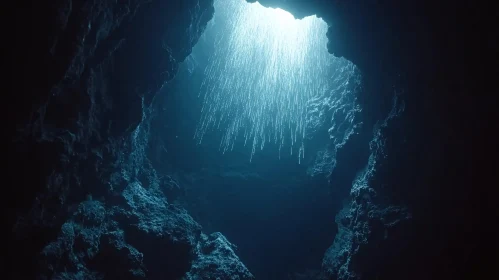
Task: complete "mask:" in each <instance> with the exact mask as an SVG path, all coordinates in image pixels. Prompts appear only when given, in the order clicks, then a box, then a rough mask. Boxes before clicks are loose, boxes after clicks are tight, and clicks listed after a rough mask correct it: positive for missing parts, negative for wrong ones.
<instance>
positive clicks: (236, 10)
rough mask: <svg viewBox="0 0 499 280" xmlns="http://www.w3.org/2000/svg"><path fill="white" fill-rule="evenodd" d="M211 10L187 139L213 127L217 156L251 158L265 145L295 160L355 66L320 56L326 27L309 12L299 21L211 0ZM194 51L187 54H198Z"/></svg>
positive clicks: (229, 0)
mask: <svg viewBox="0 0 499 280" xmlns="http://www.w3.org/2000/svg"><path fill="white" fill-rule="evenodd" d="M215 11H216V12H215V16H214V18H213V20H212V21H211V22H210V24H209V25H208V27H207V29H206V31H205V34H204V38H205V40H206V39H207V38H212V40H214V45H215V47H214V49H213V52H212V53H211V54H210V55H209V60H208V65H207V67H206V68H205V70H204V71H205V73H204V74H205V77H204V80H203V83H202V86H201V89H200V92H199V93H200V97H201V98H203V107H202V114H201V117H200V120H199V123H198V126H197V128H196V132H195V138H196V139H197V140H198V141H199V143H201V142H202V141H203V138H204V137H205V135H206V134H207V133H208V132H210V131H212V130H215V131H217V130H218V131H220V132H221V133H222V136H221V141H220V150H221V151H222V152H224V153H225V152H227V151H230V150H233V149H234V146H235V145H245V146H249V147H250V148H251V153H250V160H251V158H252V157H253V155H254V154H255V152H256V151H258V150H263V149H264V147H265V146H266V145H268V144H272V145H273V146H275V147H276V148H277V150H278V156H279V157H280V156H281V150H283V151H285V152H288V153H290V154H295V155H296V156H297V157H298V160H301V159H303V158H304V156H305V151H306V139H307V137H310V135H311V134H312V133H313V132H314V131H315V129H316V128H317V125H318V123H324V121H326V120H325V119H324V117H325V116H326V113H325V112H324V110H325V109H326V108H325V107H326V106H337V105H338V102H339V101H340V100H341V99H342V98H343V99H344V98H345V97H346V96H347V95H352V93H351V92H350V91H349V90H348V86H349V84H348V82H349V80H350V78H352V76H354V73H355V67H354V66H353V65H352V63H350V62H348V61H346V60H344V59H341V58H336V57H334V56H332V55H331V54H329V53H328V51H327V49H326V45H327V38H326V32H327V24H326V23H325V22H324V21H323V20H321V19H319V18H317V17H316V16H309V17H306V18H304V19H300V20H299V19H295V18H294V17H293V15H291V14H290V13H288V12H287V11H284V10H282V9H272V8H265V7H263V6H262V5H260V4H259V3H258V2H257V3H253V4H250V3H247V2H246V1H242V0H216V1H215ZM200 48H204V47H199V46H197V47H196V48H194V50H193V52H192V56H191V59H192V58H193V57H194V58H195V57H198V56H199V55H200V53H201V52H203V51H205V50H201V49H200ZM325 98H326V99H328V101H327V102H326V103H327V104H326V103H324V100H325ZM348 98H349V99H351V98H352V97H351V96H349V97H348ZM321 102H322V103H323V104H319V103H321Z"/></svg>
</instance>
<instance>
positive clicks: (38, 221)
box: [7, 0, 251, 279]
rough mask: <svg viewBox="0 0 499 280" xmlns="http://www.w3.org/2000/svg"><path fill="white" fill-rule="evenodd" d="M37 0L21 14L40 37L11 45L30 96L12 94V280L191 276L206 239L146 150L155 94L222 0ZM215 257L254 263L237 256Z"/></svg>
mask: <svg viewBox="0 0 499 280" xmlns="http://www.w3.org/2000/svg"><path fill="white" fill-rule="evenodd" d="M31 4H32V5H31V6H30V5H29V3H28V4H27V5H25V4H24V3H19V4H18V5H19V7H17V8H18V9H15V12H14V14H13V18H14V19H13V21H14V22H16V23H20V24H18V25H16V26H15V29H14V30H15V32H17V33H19V34H22V33H23V32H25V34H28V35H30V36H17V35H16V38H19V39H18V40H15V41H14V43H13V48H12V53H13V54H14V55H15V56H17V57H18V58H19V59H18V60H17V61H14V62H13V64H12V66H13V67H12V72H13V78H14V79H13V80H12V81H11V82H12V84H13V85H15V87H16V88H17V91H18V92H22V93H23V94H18V95H15V96H14V98H13V100H12V101H11V102H12V104H11V106H12V110H11V111H10V116H11V120H12V122H11V123H10V126H9V129H10V130H9V132H10V133H11V136H12V140H13V142H12V148H11V149H9V152H8V159H9V162H10V170H12V172H10V174H9V176H10V181H11V182H14V181H16V182H17V184H18V185H22V186H23V188H22V189H21V188H16V189H13V192H14V194H13V198H14V199H12V200H10V201H9V203H8V205H7V207H9V208H10V209H12V210H14V209H15V211H11V210H9V212H8V213H9V215H8V226H10V227H11V228H13V230H12V236H11V239H10V242H9V252H11V258H10V259H9V262H10V263H9V265H8V266H9V269H10V270H9V271H8V274H7V277H8V278H13V279H33V278H37V277H38V278H44V279H102V278H105V279H145V278H147V279H178V278H181V277H183V276H184V275H185V273H186V272H187V271H189V269H190V267H191V263H192V262H193V261H197V260H198V258H199V257H201V256H199V255H198V251H197V248H198V247H199V246H201V245H199V244H198V243H199V242H201V243H202V242H204V240H205V239H203V238H201V227H200V225H199V224H197V223H196V222H195V221H194V220H193V219H192V218H191V216H190V215H189V214H188V213H187V212H186V211H185V210H183V209H181V208H179V207H177V206H174V205H173V204H170V203H169V202H167V200H169V201H170V200H171V201H173V200H174V196H176V195H178V194H175V193H176V192H178V190H175V189H173V188H174V187H175V184H174V183H175V182H174V181H173V180H167V179H165V178H166V177H165V176H167V174H158V173H157V172H156V170H155V169H154V168H153V166H152V165H151V162H150V161H149V159H148V158H147V148H148V145H149V123H150V120H151V118H152V117H153V115H154V112H153V110H152V107H151V103H152V101H153V100H154V96H155V95H156V93H157V92H158V90H159V89H160V88H161V87H162V85H163V84H164V83H165V82H167V81H168V80H171V79H172V78H173V77H174V76H175V74H176V72H177V69H178V65H179V63H180V62H182V61H183V60H184V59H185V58H186V57H187V56H188V55H189V53H190V51H191V49H192V47H193V46H194V44H196V42H197V40H198V38H199V37H200V35H201V34H202V32H203V30H204V28H205V26H206V24H207V22H208V21H209V20H210V19H211V17H212V15H213V12H214V11H213V1H210V0H206V1H204V0H188V1H184V0H182V1H180V0H179V1H158V0H152V1H141V0H136V1H125V2H123V1H100V0H92V1H79V0H60V1H54V2H51V4H50V5H47V4H46V3H41V2H33V3H31ZM17 12H19V13H17ZM25 14H28V15H30V16H31V18H30V20H31V21H28V22H23V21H22V19H23V18H25V16H23V15H25ZM21 23H22V24H21ZM47 38H48V42H47ZM176 187H177V189H178V184H177V186H176ZM166 195H171V197H167V196H166ZM92 198H93V199H92ZM220 238H222V237H220ZM47 244H48V245H47ZM40 252H41V253H40ZM36 255H38V257H36ZM203 257H204V256H203ZM217 257H218V258H220V259H218V260H216V258H217ZM223 258H228V259H227V260H224V259H223ZM212 261H213V262H215V261H218V262H220V263H224V262H225V261H229V262H231V263H232V266H231V267H232V268H231V269H234V270H235V271H243V270H242V269H239V267H238V266H241V267H244V265H243V264H242V263H240V262H239V260H238V258H237V256H236V255H235V254H233V253H232V255H227V254H219V255H216V256H213V257H212ZM209 269H211V268H206V269H204V270H203V273H209ZM244 269H245V268H244ZM228 272H232V271H227V273H228ZM245 273H246V274H247V275H251V274H250V273H249V272H248V271H247V270H246V272H245ZM216 275H218V276H220V277H224V278H225V279H227V278H228V277H230V276H228V275H227V274H224V271H218V272H216ZM190 277H196V275H195V273H193V272H191V273H190ZM241 279H245V278H241Z"/></svg>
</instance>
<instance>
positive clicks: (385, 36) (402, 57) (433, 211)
mask: <svg viewBox="0 0 499 280" xmlns="http://www.w3.org/2000/svg"><path fill="white" fill-rule="evenodd" d="M249 2H253V1H249ZM259 2H260V3H261V4H262V5H264V6H270V7H280V8H283V9H286V10H288V11H290V12H291V13H293V14H294V15H295V17H298V18H301V17H304V16H308V15H312V14H316V15H317V16H319V17H322V18H324V19H325V20H326V22H328V24H329V25H330V27H329V30H328V38H329V43H328V49H329V51H330V52H331V53H333V54H335V55H338V56H344V57H345V58H347V59H348V60H350V61H352V62H354V63H355V64H356V65H357V66H358V67H359V68H360V69H361V71H362V75H363V90H362V92H361V93H360V94H359V96H358V98H359V102H360V104H361V106H362V108H363V116H362V118H363V120H364V121H365V123H364V127H363V131H361V132H360V133H359V134H358V135H355V136H354V137H353V138H352V139H351V141H350V142H349V143H347V144H346V145H345V146H344V147H343V149H342V150H340V151H339V152H338V156H337V157H338V158H337V160H338V165H337V166H336V169H335V170H334V171H333V174H332V176H331V188H332V189H333V190H335V191H337V192H339V193H340V194H342V195H346V196H348V197H349V198H350V203H351V204H349V205H347V206H346V208H345V210H344V211H342V212H341V213H340V214H338V216H337V223H338V224H339V230H340V232H342V234H339V235H338V236H337V240H336V241H335V244H333V246H332V247H331V248H330V249H329V250H328V253H326V256H325V259H324V270H325V272H327V274H328V275H329V277H331V279H402V278H403V279H449V278H452V279H473V278H475V277H479V276H482V275H486V273H496V274H497V272H493V271H492V267H493V266H494V265H493V260H494V259H497V248H498V244H497V242H495V241H491V240H490V239H489V238H488V237H490V236H493V235H495V234H497V233H496V232H495V229H494V226H493V225H492V224H491V221H493V220H494V218H493V217H494V216H497V215H498V212H499V211H498V208H497V207H496V206H494V205H495V203H494V202H493V200H494V199H493V198H492V197H494V194H495V193H496V191H495V190H494V189H493V187H491V184H492V185H493V183H492V182H493V181H494V179H492V178H491V177H490V174H493V173H494V172H495V171H493V170H494V168H495V167H494V166H496V165H495V164H494V163H493V162H494V161H495V160H494V158H495V156H496V155H497V148H496V147H495V146H496V145H495V144H494V143H495V142H496V141H497V137H496V136H494V135H492V134H491V132H490V128H491V127H496V125H495V124H492V123H491V120H492V119H496V117H495V115H496V114H495V113H494V108H495V106H496V105H497V96H496V94H495V93H494V92H495V91H497V90H496V86H495V85H494V84H493V83H492V82H491V81H493V74H492V73H493V69H494V68H496V67H495V66H494V63H493V61H496V60H497V52H496V50H497V48H498V43H497V40H498V37H499V36H498V33H497V31H496V30H494V29H493V28H492V26H494V22H495V21H496V20H495V16H494V15H493V13H492V12H491V7H489V6H488V4H487V5H482V4H474V3H464V2H451V1H438V2H434V1H367V2H366V1H284V0H261V1H259ZM394 97H396V98H394ZM394 100H397V102H394ZM402 104H403V105H402ZM394 106H395V107H394ZM402 109H403V110H402ZM393 110H395V111H393ZM393 112H397V113H396V114H392V113H393ZM383 124H386V125H383ZM352 154H356V155H359V154H363V156H359V158H357V159H352V158H351V156H350V155H352ZM373 161H374V162H376V163H375V164H373ZM373 166H374V168H373ZM345 174H350V175H349V176H350V180H349V179H348V178H347V177H348V176H346V175H345ZM366 175H368V176H366ZM359 176H360V177H359ZM359 186H363V187H360V188H359ZM393 207H395V208H393ZM397 207H401V208H397ZM394 209H397V211H395V212H396V213H394V212H393V210H394ZM406 210H407V212H406ZM397 217H398V218H397ZM487 248H495V249H491V250H489V249H487Z"/></svg>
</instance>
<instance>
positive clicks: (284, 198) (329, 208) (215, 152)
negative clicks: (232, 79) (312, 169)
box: [158, 59, 342, 279]
mask: <svg viewBox="0 0 499 280" xmlns="http://www.w3.org/2000/svg"><path fill="white" fill-rule="evenodd" d="M199 61H200V60H199V59H198V63H199ZM189 70H191V71H192V72H190V71H189ZM201 70H202V67H200V66H198V67H197V68H195V69H192V68H191V69H189V67H188V64H184V65H183V66H182V67H181V70H180V72H179V74H178V76H177V78H176V79H175V80H174V81H172V82H171V83H169V84H168V85H167V87H166V88H165V92H164V96H165V103H164V104H165V105H164V106H166V107H164V114H161V115H160V116H161V117H160V118H159V120H160V121H158V122H162V123H163V124H164V126H165V128H167V130H166V129H165V131H164V132H163V133H162V137H163V139H164V141H165V147H168V148H167V149H168V151H164V154H163V157H164V159H165V161H167V162H171V163H172V164H171V170H172V171H173V173H174V174H175V175H176V176H177V178H178V180H179V182H180V184H181V185H182V186H183V187H184V188H185V193H184V194H183V195H182V196H180V197H179V198H178V201H177V203H179V204H181V205H184V206H185V207H186V209H188V211H189V213H190V214H191V215H192V216H193V217H194V218H195V219H196V221H198V222H199V223H200V224H201V225H202V226H203V229H204V231H206V232H216V231H220V232H222V233H223V234H224V235H225V236H226V237H227V238H228V239H229V240H230V241H231V242H232V243H234V244H235V245H236V246H237V247H238V249H237V251H236V252H237V254H238V256H239V257H240V258H241V260H242V261H243V262H244V263H245V264H246V265H247V267H248V268H249V269H250V271H251V272H252V273H253V274H254V275H255V277H256V278H257V279H288V277H295V275H294V274H296V273H304V274H305V273H317V272H318V271H320V268H321V267H320V264H321V262H322V258H323V256H324V252H325V248H327V247H328V246H329V245H330V244H331V243H332V241H333V239H334V235H335V232H336V230H337V229H336V224H335V222H334V216H335V212H337V211H338V209H340V208H341V207H342V205H341V203H342V201H341V199H338V198H334V197H333V196H332V194H331V189H330V188H329V184H328V181H327V178H326V177H325V176H320V177H318V178H311V177H310V176H309V175H308V174H307V167H308V165H307V164H305V163H301V164H300V163H298V160H297V158H296V157H294V156H293V155H291V154H288V153H283V155H282V156H281V158H279V153H278V147H277V146H276V145H269V146H268V147H266V149H265V150H264V151H262V152H259V153H257V154H256V155H255V156H254V158H253V159H252V161H251V162H250V161H249V155H250V153H251V148H250V147H248V146H244V145H242V144H243V143H240V144H241V145H240V146H238V147H237V148H235V149H234V150H233V151H230V152H227V153H225V154H222V152H221V151H220V150H219V149H218V141H219V139H220V138H219V137H220V134H221V132H218V134H217V132H214V133H213V134H212V135H211V138H210V137H207V138H206V139H205V141H203V143H202V144H198V142H197V141H196V139H194V138H193V131H194V129H195V126H196V123H197V121H198V117H199V111H196V110H193V109H192V108H196V107H198V106H200V105H199V104H200V101H201V100H200V98H199V97H198V96H197V91H196V90H197V89H198V87H197V86H199V84H200V82H201V80H202V71H201ZM196 104H198V105H197V106H196ZM293 279H294V278H293Z"/></svg>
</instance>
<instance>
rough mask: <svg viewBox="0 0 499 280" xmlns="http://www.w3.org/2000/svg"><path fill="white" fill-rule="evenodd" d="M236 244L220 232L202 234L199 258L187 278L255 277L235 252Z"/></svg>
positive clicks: (193, 279) (192, 279)
mask: <svg viewBox="0 0 499 280" xmlns="http://www.w3.org/2000/svg"><path fill="white" fill-rule="evenodd" d="M235 249H236V246H235V245H233V244H231V243H230V242H229V241H227V239H226V238H225V237H224V236H223V235H222V234H221V233H219V232H215V233H212V234H210V235H205V234H201V240H200V242H199V243H198V245H197V247H196V254H197V256H198V257H197V259H196V260H195V261H194V263H193V264H192V267H191V270H190V271H189V272H188V273H187V275H186V277H185V279H186V280H201V279H208V280H216V279H237V280H249V279H254V277H253V275H252V274H251V273H250V272H249V270H248V269H247V268H246V267H245V266H244V264H243V263H242V262H241V261H240V260H239V258H238V257H237V256H236V254H235V253H234V250H235Z"/></svg>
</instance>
